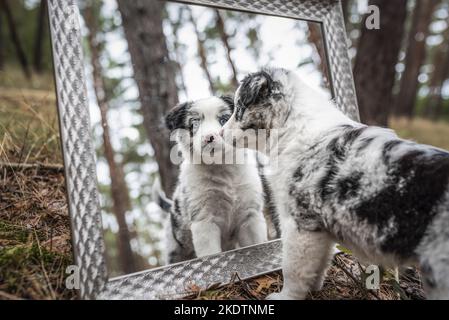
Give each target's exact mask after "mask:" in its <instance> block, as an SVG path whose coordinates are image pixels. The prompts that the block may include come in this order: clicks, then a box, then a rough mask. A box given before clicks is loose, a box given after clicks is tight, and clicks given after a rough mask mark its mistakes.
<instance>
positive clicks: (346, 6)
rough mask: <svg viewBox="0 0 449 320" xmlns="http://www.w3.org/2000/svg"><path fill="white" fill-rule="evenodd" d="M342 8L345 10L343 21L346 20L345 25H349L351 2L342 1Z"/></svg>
mask: <svg viewBox="0 0 449 320" xmlns="http://www.w3.org/2000/svg"><path fill="white" fill-rule="evenodd" d="M341 8H342V10H343V19H344V20H345V24H346V25H347V24H348V19H349V14H350V12H349V11H350V8H351V0H342V1H341Z"/></svg>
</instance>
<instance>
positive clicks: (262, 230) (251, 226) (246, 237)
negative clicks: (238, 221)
mask: <svg viewBox="0 0 449 320" xmlns="http://www.w3.org/2000/svg"><path fill="white" fill-rule="evenodd" d="M238 241H239V245H240V246H241V247H246V246H250V245H253V244H258V243H263V242H266V241H267V223H266V221H265V219H264V217H263V214H262V212H254V213H248V218H247V219H246V220H245V221H244V222H243V223H242V225H241V226H240V227H239V230H238Z"/></svg>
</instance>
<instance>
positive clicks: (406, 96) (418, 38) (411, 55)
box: [395, 0, 440, 118]
mask: <svg viewBox="0 0 449 320" xmlns="http://www.w3.org/2000/svg"><path fill="white" fill-rule="evenodd" d="M439 2H440V0H419V1H416V4H415V8H414V10H413V19H412V23H411V28H410V31H409V34H408V45H407V50H406V57H405V69H404V72H403V73H402V77H401V80H400V90H399V93H398V95H397V98H396V104H395V113H396V114H397V115H399V116H405V117H409V118H410V117H412V116H413V114H414V110H415V106H416V95H417V93H418V88H419V82H418V76H419V74H420V70H421V66H422V65H423V63H424V61H425V58H426V39H427V36H428V35H429V25H430V22H431V21H432V15H433V12H434V11H435V7H436V6H437V5H438V3H439Z"/></svg>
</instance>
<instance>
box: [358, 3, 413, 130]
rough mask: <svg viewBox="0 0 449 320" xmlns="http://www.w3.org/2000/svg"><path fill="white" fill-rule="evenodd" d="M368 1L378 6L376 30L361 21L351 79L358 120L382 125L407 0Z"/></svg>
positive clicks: (385, 119) (390, 96) (389, 101)
mask: <svg viewBox="0 0 449 320" xmlns="http://www.w3.org/2000/svg"><path fill="white" fill-rule="evenodd" d="M369 3H370V5H376V6H378V7H379V9H380V12H381V19H380V29H379V30H376V29H373V30H369V29H367V28H365V26H364V24H362V30H361V36H360V40H359V43H358V46H357V56H356V60H355V66H354V80H355V86H356V90H357V97H358V102H359V108H360V116H361V120H362V121H363V122H364V123H367V124H376V125H382V126H386V125H387V123H388V115H389V112H390V109H391V105H392V102H393V86H394V83H395V76H396V71H395V66H396V63H397V61H398V55H399V50H400V48H401V42H402V37H403V34H404V23H405V19H406V16H407V0H396V1H391V0H371V1H370V2H369ZM365 19H366V17H365ZM365 19H364V20H365Z"/></svg>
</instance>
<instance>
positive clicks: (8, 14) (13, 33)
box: [0, 0, 31, 79]
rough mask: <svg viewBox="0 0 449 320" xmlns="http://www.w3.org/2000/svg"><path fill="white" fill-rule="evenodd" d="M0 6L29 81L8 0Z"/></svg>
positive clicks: (1, 0)
mask: <svg viewBox="0 0 449 320" xmlns="http://www.w3.org/2000/svg"><path fill="white" fill-rule="evenodd" d="M0 6H1V8H2V9H3V12H4V13H5V17H6V22H7V24H8V29H9V35H10V37H11V41H12V43H13V45H14V48H15V49H16V53H17V58H18V59H19V62H20V65H21V67H22V70H23V73H24V74H25V76H26V77H27V78H28V79H30V78H31V72H30V68H29V65H28V59H27V57H26V55H25V51H24V50H23V47H22V42H21V41H20V37H19V34H18V32H17V27H16V22H15V21H14V17H13V15H12V12H11V7H10V6H9V3H8V0H0Z"/></svg>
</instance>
